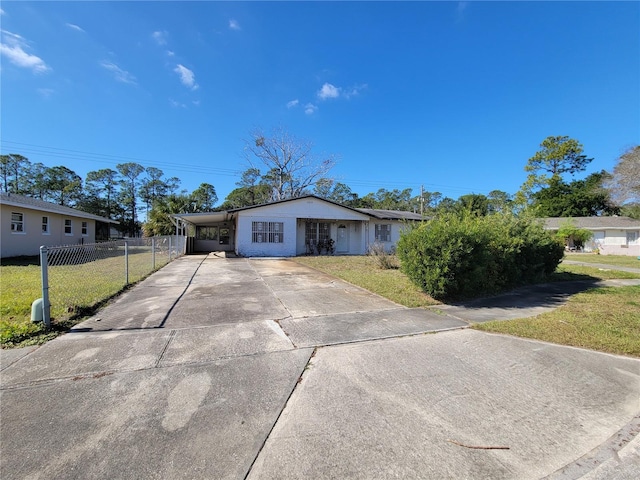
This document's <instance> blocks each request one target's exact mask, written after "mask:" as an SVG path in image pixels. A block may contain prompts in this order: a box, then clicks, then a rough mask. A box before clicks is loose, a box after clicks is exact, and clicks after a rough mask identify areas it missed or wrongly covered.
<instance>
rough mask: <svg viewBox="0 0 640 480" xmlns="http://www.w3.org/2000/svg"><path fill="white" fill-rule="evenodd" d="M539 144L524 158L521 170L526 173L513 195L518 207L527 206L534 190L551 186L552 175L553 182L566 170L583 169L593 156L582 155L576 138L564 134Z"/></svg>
mask: <svg viewBox="0 0 640 480" xmlns="http://www.w3.org/2000/svg"><path fill="white" fill-rule="evenodd" d="M540 147H541V148H540V150H538V151H537V152H536V154H535V155H534V156H533V157H531V158H530V159H529V160H528V161H527V163H526V165H525V167H524V170H525V171H526V172H529V175H528V176H527V179H526V181H525V182H524V183H523V184H522V186H521V187H520V190H519V191H518V192H517V193H516V195H515V198H514V203H515V205H516V208H518V209H521V210H522V209H526V208H527V207H528V206H529V204H530V203H531V201H532V198H533V194H534V192H536V191H538V190H540V189H542V188H546V187H549V186H551V180H552V179H555V182H556V183H557V181H558V180H561V179H562V176H563V175H564V174H566V173H568V174H570V175H575V174H576V173H579V172H583V171H584V170H586V168H587V165H588V164H589V163H590V162H591V161H592V160H593V158H587V157H586V156H585V155H583V153H582V152H583V146H582V144H581V143H580V142H578V141H577V140H574V139H572V138H569V137H567V136H556V137H553V136H552V137H547V138H545V139H544V140H543V141H542V143H541V144H540Z"/></svg>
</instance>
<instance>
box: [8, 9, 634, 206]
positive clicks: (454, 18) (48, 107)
mask: <svg viewBox="0 0 640 480" xmlns="http://www.w3.org/2000/svg"><path fill="white" fill-rule="evenodd" d="M1 8H2V12H1V13H2V15H1V16H0V22H1V29H2V47H1V50H0V52H1V53H2V56H1V62H2V63H1V107H0V108H1V112H0V113H1V118H0V121H1V124H0V125H1V132H0V133H1V144H0V149H1V151H2V153H3V154H6V153H20V154H22V155H24V156H26V157H28V158H29V159H30V160H31V161H32V162H34V163H35V162H42V163H44V164H45V165H47V166H55V165H65V166H67V167H69V168H71V169H72V170H74V171H75V172H76V173H78V174H79V175H80V176H82V177H83V178H84V177H85V175H86V173H87V172H88V171H91V170H98V169H101V168H113V169H115V165H116V164H117V163H122V162H127V161H136V162H138V163H140V164H142V165H144V166H155V167H157V168H160V169H162V170H163V171H164V173H165V176H166V177H171V176H177V177H179V178H180V179H181V180H182V184H181V187H182V188H184V189H186V190H189V191H191V190H193V189H195V188H196V187H197V186H198V185H199V184H200V183H202V182H208V183H211V184H213V185H214V186H215V187H216V190H217V192H218V196H219V197H220V201H222V200H223V199H224V197H225V196H226V195H227V194H228V193H229V192H230V191H231V190H232V189H233V188H235V182H236V181H238V179H239V173H240V172H241V171H242V170H244V169H246V167H247V164H246V161H245V159H244V157H243V147H244V140H246V139H247V138H248V137H249V132H250V131H251V130H252V129H254V128H262V129H264V130H265V131H267V132H268V131H269V130H270V129H272V128H273V127H277V126H282V127H284V128H285V129H286V130H288V131H289V132H290V133H291V134H293V135H295V136H297V137H300V138H304V139H308V140H311V141H312V142H313V143H314V152H315V153H316V154H318V155H322V154H323V153H326V154H335V155H337V156H339V161H338V163H337V165H336V167H334V169H333V170H332V172H331V173H332V175H333V176H334V177H335V178H336V179H337V180H338V181H341V182H343V183H346V184H347V185H349V186H350V187H351V188H352V190H353V191H354V192H357V193H358V194H359V195H361V196H362V195H365V194H366V193H368V192H375V191H377V190H378V189H379V188H386V189H389V190H391V189H394V188H399V189H404V188H412V189H413V190H414V194H418V193H419V191H420V186H421V185H424V187H425V190H428V191H439V192H441V193H442V194H443V195H444V196H450V197H452V198H458V197H459V196H460V195H463V194H466V193H483V194H487V193H489V192H490V191H491V190H495V189H497V190H504V191H506V192H509V193H515V192H516V191H517V190H518V188H519V187H520V185H521V184H522V183H523V182H524V180H525V177H526V174H525V172H524V165H525V163H526V161H527V159H528V158H529V157H531V156H532V155H533V154H534V153H535V152H536V151H537V150H538V148H539V144H540V142H541V141H542V140H543V139H544V138H545V137H547V136H550V135H568V136H570V137H572V138H575V139H577V140H579V141H580V142H582V144H583V145H584V150H585V154H586V155H588V156H589V157H593V158H594V161H593V162H592V163H591V165H590V167H589V171H588V172H587V173H591V172H594V171H600V170H602V169H606V170H611V169H612V168H613V166H614V165H615V160H616V159H617V158H618V157H619V155H620V154H621V153H622V152H623V151H624V150H625V149H626V148H628V147H629V146H631V145H635V144H638V143H640V3H638V2H247V3H244V2H206V1H200V2H22V1H21V2H14V1H3V2H2V5H1Z"/></svg>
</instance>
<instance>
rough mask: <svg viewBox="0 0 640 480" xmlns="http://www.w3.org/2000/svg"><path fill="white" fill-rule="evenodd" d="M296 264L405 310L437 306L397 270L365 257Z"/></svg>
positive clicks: (315, 259) (305, 259)
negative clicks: (383, 299) (384, 266)
mask: <svg viewBox="0 0 640 480" xmlns="http://www.w3.org/2000/svg"><path fill="white" fill-rule="evenodd" d="M295 261H296V262H298V263H301V264H303V265H307V266H309V267H313V268H315V269H317V270H320V271H322V272H325V273H328V274H329V275H333V276H334V277H338V278H341V279H342V280H346V281H347V282H349V283H352V284H354V285H357V286H359V287H362V288H365V289H367V290H369V291H370V292H373V293H376V294H378V295H380V296H382V297H385V298H388V299H389V300H391V301H393V302H396V303H399V304H400V305H404V306H405V307H411V308H415V307H427V306H429V305H438V304H439V303H440V302H438V301H437V300H434V299H433V298H431V297H430V296H429V295H427V294H426V293H424V292H422V291H421V290H420V289H419V288H418V287H416V286H415V285H414V284H413V283H412V282H411V281H410V280H409V279H408V278H407V276H406V275H405V274H404V273H402V272H401V271H400V270H397V269H383V268H380V267H378V266H376V264H375V261H374V260H373V259H372V258H370V257H366V256H344V257H342V256H338V257H330V256H326V257H325V256H318V257H296V258H295Z"/></svg>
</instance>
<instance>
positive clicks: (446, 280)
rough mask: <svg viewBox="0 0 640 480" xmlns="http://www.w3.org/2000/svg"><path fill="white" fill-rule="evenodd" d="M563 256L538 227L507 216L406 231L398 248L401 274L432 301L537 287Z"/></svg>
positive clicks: (451, 218) (446, 219)
mask: <svg viewBox="0 0 640 480" xmlns="http://www.w3.org/2000/svg"><path fill="white" fill-rule="evenodd" d="M563 253H564V252H563V247H562V245H561V244H559V243H558V242H557V241H556V240H555V239H554V238H553V237H552V236H551V235H549V234H548V233H547V232H546V231H545V230H544V229H543V228H542V226H541V225H540V224H538V223H537V222H535V221H534V220H532V219H526V218H518V217H515V216H512V215H490V216H486V217H477V216H470V215H457V214H445V215H442V216H440V217H437V218H435V219H433V220H431V221H429V222H426V223H424V224H422V225H420V226H419V227H417V228H413V229H410V230H406V231H405V232H404V233H403V234H402V236H401V237H400V240H399V242H398V256H399V258H400V260H401V268H402V270H403V271H404V273H406V274H407V276H408V277H409V278H411V280H412V281H413V282H414V283H416V284H417V285H418V286H419V287H420V288H422V289H423V290H424V291H425V292H427V293H428V294H429V295H431V296H432V297H434V298H437V299H445V298H460V297H472V296H477V295H480V294H485V293H496V292H500V291H504V290H507V289H510V288H513V287H515V286H517V285H522V284H526V283H534V282H538V281H541V280H543V279H544V278H545V277H546V276H547V275H549V274H551V273H553V272H554V271H555V269H556V267H557V265H558V263H560V260H561V259H562V256H563Z"/></svg>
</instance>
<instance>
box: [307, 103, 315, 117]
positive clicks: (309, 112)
mask: <svg viewBox="0 0 640 480" xmlns="http://www.w3.org/2000/svg"><path fill="white" fill-rule="evenodd" d="M316 110H318V107H317V106H316V105H314V104H313V103H307V104H306V105H305V106H304V113H306V114H307V115H313V114H314V113H315V112H316Z"/></svg>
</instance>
